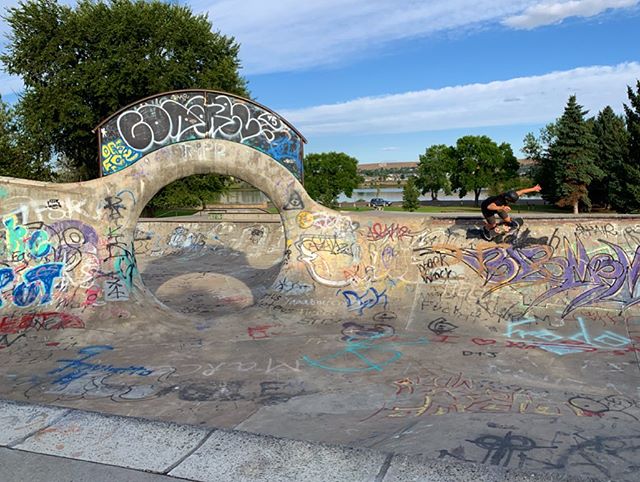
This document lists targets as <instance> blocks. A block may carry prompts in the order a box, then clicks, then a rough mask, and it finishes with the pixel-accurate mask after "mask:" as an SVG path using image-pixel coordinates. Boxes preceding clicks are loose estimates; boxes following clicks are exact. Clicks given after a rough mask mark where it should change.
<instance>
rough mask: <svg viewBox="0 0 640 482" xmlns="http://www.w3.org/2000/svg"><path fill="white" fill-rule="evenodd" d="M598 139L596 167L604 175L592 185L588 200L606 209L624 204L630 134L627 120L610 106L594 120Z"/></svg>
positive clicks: (594, 131) (594, 132)
mask: <svg viewBox="0 0 640 482" xmlns="http://www.w3.org/2000/svg"><path fill="white" fill-rule="evenodd" d="M593 134H594V135H595V138H596V146H597V147H596V165H597V166H598V167H599V168H600V169H601V170H602V171H603V173H604V175H603V177H602V178H600V179H594V180H593V181H592V182H591V184H590V185H589V198H590V199H591V201H592V202H593V203H596V204H598V205H601V206H604V207H606V208H609V207H611V206H612V205H615V206H619V205H620V204H621V201H622V204H624V198H625V197H626V196H625V194H624V185H625V178H626V176H627V173H626V172H625V171H626V169H625V160H626V159H627V156H628V148H629V146H628V144H629V134H628V133H627V129H626V127H625V124H624V119H623V118H622V117H621V116H618V115H616V114H615V113H614V112H613V109H612V108H611V107H610V106H607V107H605V108H604V109H603V110H602V111H600V112H599V113H598V116H597V117H596V118H595V119H594V120H593Z"/></svg>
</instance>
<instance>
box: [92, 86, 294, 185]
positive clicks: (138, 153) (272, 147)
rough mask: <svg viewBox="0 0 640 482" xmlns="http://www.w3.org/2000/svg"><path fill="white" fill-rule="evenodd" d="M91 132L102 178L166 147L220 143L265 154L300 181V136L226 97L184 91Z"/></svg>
mask: <svg viewBox="0 0 640 482" xmlns="http://www.w3.org/2000/svg"><path fill="white" fill-rule="evenodd" d="M95 131H97V133H98V143H99V146H100V165H101V174H102V175H103V176H107V175H111V174H114V173H116V172H119V171H121V170H123V169H126V168H127V167H129V166H131V165H133V164H135V163H136V162H138V161H139V160H141V159H142V158H143V157H144V156H146V155H148V154H150V153H152V152H154V151H156V150H158V149H161V148H163V147H165V146H169V145H172V144H176V143H181V142H185V141H191V140H196V139H220V140H226V141H231V142H236V143H239V144H242V145H245V146H249V147H251V148H253V149H256V150H258V151H260V152H263V153H265V154H267V155H268V156H270V157H271V158H273V160H274V161H276V162H277V163H279V164H281V165H283V166H285V167H286V168H287V169H288V170H289V171H290V172H291V173H292V174H293V175H294V176H295V177H296V178H297V179H298V180H300V181H302V179H303V164H302V157H303V144H304V143H305V142H306V140H305V138H304V137H303V136H302V134H300V132H298V131H297V130H296V129H295V127H293V126H292V125H291V124H290V123H289V122H287V120H286V119H284V118H283V117H281V116H280V115H278V114H277V113H276V112H274V111H272V110H270V109H268V108H267V107H264V106H262V105H260V104H258V103H256V102H253V101H251V100H249V99H244V98H242V97H238V96H235V95H232V94H228V93H225V92H217V91H208V90H182V91H175V92H167V93H163V94H159V95H156V96H152V97H148V98H145V99H142V100H140V101H138V102H135V103H133V104H130V105H129V106H127V107H124V108H123V109H121V110H120V111H118V112H116V113H115V114H113V115H112V116H110V117H109V118H107V119H105V120H104V121H102V122H101V123H100V124H99V125H98V126H97V127H96V129H95Z"/></svg>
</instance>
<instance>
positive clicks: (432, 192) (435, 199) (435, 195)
mask: <svg viewBox="0 0 640 482" xmlns="http://www.w3.org/2000/svg"><path fill="white" fill-rule="evenodd" d="M431 200H432V201H437V200H438V191H435V192H434V191H431Z"/></svg>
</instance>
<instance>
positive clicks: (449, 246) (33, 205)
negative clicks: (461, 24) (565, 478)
mask: <svg viewBox="0 0 640 482" xmlns="http://www.w3.org/2000/svg"><path fill="white" fill-rule="evenodd" d="M191 95H194V96H197V95H200V94H196V93H189V95H186V94H185V93H178V94H167V95H164V96H159V97H156V98H153V99H150V100H146V101H143V102H141V103H139V104H136V106H133V107H130V108H127V109H125V110H123V111H122V112H120V113H118V114H116V116H114V118H113V119H116V120H117V119H119V118H120V117H121V116H122V115H124V114H125V113H128V112H131V113H132V114H131V115H133V117H126V118H127V119H128V118H131V119H137V120H135V122H134V121H131V122H129V123H126V122H123V123H122V125H121V126H119V125H118V124H117V122H116V124H115V127H113V125H112V124H109V123H105V124H103V125H102V126H101V127H100V132H101V136H102V137H101V143H102V156H103V157H102V162H103V168H104V169H107V170H109V172H105V174H108V175H106V176H104V177H103V178H102V179H99V180H95V181H91V182H87V183H78V184H65V185H52V184H44V183H36V182H30V181H25V180H19V179H8V178H3V179H2V181H1V183H0V196H2V226H1V227H2V231H3V236H4V242H3V243H0V245H1V246H2V249H3V265H2V267H1V268H0V294H1V296H2V298H1V299H2V306H1V309H2V321H1V327H0V377H1V379H2V381H3V383H0V397H2V398H10V399H18V400H27V401H31V402H42V403H50V404H56V405H62V406H76V407H84V408H89V409H91V410H101V411H105V412H110V413H117V414H122V415H138V416H145V417H152V418H156V419H161V420H167V421H181V422H187V423H193V424H202V425H205V426H209V427H222V428H238V429H241V430H245V431H250V432H258V433H265V434H271V435H276V436H283V437H288V438H294V439H303V440H313V441H321V442H332V443H341V444H345V445H349V446H356V447H369V448H374V449H378V450H383V451H386V452H394V453H401V454H409V455H421V456H424V457H427V458H432V459H438V458H440V459H443V460H445V461H446V462H447V463H479V464H485V465H491V466H496V467H499V468H513V469H518V468H519V469H522V470H526V471H541V472H546V473H549V474H551V473H557V472H565V473H569V474H575V475H579V476H594V477H596V478H601V479H602V478H606V479H613V480H636V479H637V467H638V466H639V465H640V461H639V456H640V426H639V424H640V422H639V421H640V405H639V403H638V399H639V396H638V393H637V386H638V359H637V354H638V350H640V347H639V345H638V341H639V340H640V338H639V337H640V333H639V331H640V330H639V325H640V311H639V309H640V218H638V217H629V216H627V217H624V216H620V217H614V216H608V217H607V218H595V217H578V218H575V217H567V218H543V219H534V218H527V220H526V224H525V225H524V228H523V229H521V230H520V232H519V233H518V234H517V236H515V237H514V238H513V239H511V240H510V241H509V242H508V243H504V244H496V243H487V242H485V241H483V240H482V239H480V237H479V236H478V233H479V231H478V229H479V227H480V225H481V223H480V220H479V219H477V218H476V219H474V218H469V219H464V218H456V219H447V218H434V217H425V216H423V215H416V214H414V215H404V214H400V213H391V212H381V213H377V212H376V213H373V212H370V213H345V212H335V211H332V210H329V209H326V208H324V207H322V206H320V205H318V204H316V203H314V202H313V201H312V200H311V199H309V197H308V196H307V194H306V193H305V191H304V189H303V187H302V185H301V184H300V182H299V181H298V179H297V178H296V172H295V169H294V168H293V167H292V166H294V165H295V161H294V162H286V159H287V158H288V157H287V156H284V157H280V159H282V162H279V161H278V159H277V158H278V156H279V154H278V153H282V152H283V151H282V149H280V148H281V147H282V146H284V145H286V142H285V141H284V140H282V141H276V144H277V146H278V148H277V149H276V148H274V149H273V150H271V151H270V147H269V146H268V145H267V144H260V145H258V144H256V145H250V142H254V141H253V140H252V139H255V138H254V137H250V136H246V137H235V138H224V139H222V138H219V137H216V136H217V135H218V134H216V132H219V131H217V130H216V129H217V127H216V126H218V127H220V128H222V126H227V127H229V128H231V126H234V129H238V128H239V127H238V126H240V125H243V126H245V125H248V124H246V122H248V120H250V118H249V117H242V116H240V117H241V118H242V119H244V120H242V122H240V120H238V122H237V123H236V122H235V121H234V119H235V117H234V116H233V115H230V114H229V113H227V111H225V110H224V105H226V104H224V103H225V102H227V101H226V100H224V101H223V100H220V101H219V102H218V101H215V102H214V101H211V104H212V105H217V106H218V107H215V108H213V107H212V108H211V109H210V110H207V109H208V108H207V109H205V112H210V114H211V117H212V118H213V119H218V120H220V119H219V116H222V117H223V119H222V120H220V123H218V121H216V122H213V124H212V126H213V127H211V129H206V128H203V129H204V131H205V133H204V134H202V133H201V131H199V130H198V129H195V128H193V129H191V130H189V129H187V130H184V135H183V136H178V135H177V134H175V133H174V131H173V130H171V129H169V130H166V129H165V130H164V131H158V132H159V134H158V136H160V135H164V136H165V137H162V139H165V138H167V139H169V138H170V139H173V140H175V142H174V143H167V144H166V145H158V146H156V144H158V142H156V141H157V139H159V137H158V138H157V137H155V136H156V131H155V130H154V127H152V126H159V125H163V124H162V122H161V119H163V118H164V119H166V118H171V119H180V121H179V122H176V123H173V122H171V123H169V124H168V125H169V126H171V128H172V129H173V126H185V125H186V122H187V121H188V120H189V119H192V117H191V114H190V113H189V111H188V109H186V107H188V106H189V105H190V104H189V103H188V102H189V98H190V96H191ZM216 95H221V94H216ZM173 96H175V97H173ZM224 97H226V98H230V97H229V96H224ZM205 98H206V96H205ZM163 99H169V100H171V99H173V100H174V101H175V103H177V104H180V105H182V106H183V107H185V109H186V110H185V111H182V110H180V108H179V107H176V106H175V105H174V103H170V104H167V108H164V110H163V112H164V113H163V112H160V111H158V110H157V109H158V106H163V105H164V104H163V102H164V100H163ZM181 99H182V100H181ZM214 99H217V98H216V97H214ZM231 100H232V101H233V102H236V100H237V99H231ZM181 102H182V104H181ZM198 102H200V101H198ZM237 102H247V101H242V100H237ZM149 105H151V107H149ZM234 105H235V104H234ZM203 106H204V101H203ZM203 106H200V107H198V108H197V109H195V110H192V111H190V112H191V113H193V112H198V109H200V108H201V107H202V108H203V109H204V107H203ZM169 107H171V108H169ZM174 107H175V111H174V110H172V109H174ZM249 110H250V109H249ZM240 111H242V112H244V113H245V114H246V112H247V111H246V110H243V108H240ZM175 112H182V114H179V115H178V114H175ZM185 112H186V113H185ZM199 112H202V111H199ZM221 112H222V113H223V114H221ZM252 112H257V111H252ZM245 114H243V115H245ZM128 115H129V114H128ZM147 115H148V116H149V119H148V120H145V119H147V117H145V116H147ZM194 115H195V114H194ZM247 115H248V114H247ZM163 116H164V117H163ZM171 116H173V117H171ZM176 116H177V117H176ZM113 119H112V120H113ZM195 119H196V120H193V119H192V120H193V122H194V123H195V124H198V123H199V122H204V123H205V124H204V126H205V127H206V125H207V124H206V121H203V120H202V116H201V114H198V115H195ZM251 119H253V117H251ZM266 119H267V121H265V122H264V123H260V122H258V125H261V126H263V128H264V129H265V131H266V130H269V129H276V131H277V132H279V134H277V135H275V134H274V135H273V136H271V137H265V138H267V139H279V138H280V137H278V136H285V137H286V136H287V135H293V134H291V133H289V134H286V133H285V131H286V129H287V128H288V127H287V126H286V124H285V126H280V127H281V129H282V131H279V130H278V129H279V128H278V124H277V122H276V121H277V119H272V118H271V117H269V116H268V115H267V117H266ZM156 120H157V121H158V124H155V122H156ZM262 120H265V118H262ZM252 125H253V124H252ZM110 126H111V127H110ZM127 126H128V127H129V128H131V131H132V132H135V133H136V139H138V136H140V139H142V138H144V135H146V136H147V137H146V138H145V139H146V140H145V142H146V144H144V143H141V144H136V145H135V146H133V145H131V144H130V143H129V141H128V140H127V139H129V140H131V139H130V138H129V137H127V135H126V129H125V128H126V127H127ZM269 126H271V127H269ZM165 127H166V125H165ZM240 131H241V132H244V131H242V129H240ZM138 132H140V134H138ZM177 132H183V131H181V130H178V131H177ZM234 132H235V131H234ZM252 132H253V131H252ZM118 133H120V134H118ZM145 133H146V134H145ZM118 135H119V136H120V137H117V136H118ZM207 135H208V136H209V137H207ZM225 135H227V136H230V134H229V132H226V134H225ZM265 136H266V134H265ZM149 139H152V140H153V142H154V144H149V142H150V141H149ZM238 139H240V141H241V142H239V141H238ZM244 141H246V142H245V143H243V142H244ZM131 142H132V143H133V141H131ZM110 143H112V144H110ZM255 143H257V141H255ZM294 144H295V143H294ZM147 145H150V146H151V147H149V148H148V150H146V151H145V150H144V148H145V146H147ZM134 147H135V149H134ZM152 147H157V149H155V148H154V149H152ZM268 152H271V154H268ZM287 152H290V153H291V152H292V151H291V150H289V151H287ZM138 153H141V154H140V155H138ZM142 154H144V155H142ZM290 155H293V154H290ZM274 156H275V157H274ZM294 159H298V158H294ZM105 160H107V161H108V163H107V164H105ZM113 166H115V167H113ZM111 171H113V172H111ZM206 172H217V173H221V174H231V175H234V176H237V177H240V178H242V179H244V180H245V181H247V182H248V183H250V184H252V185H254V186H256V187H257V188H258V189H260V190H262V191H263V192H265V193H266V194H267V195H268V196H269V198H270V199H271V200H272V201H273V203H274V204H275V205H276V206H277V207H278V209H279V210H280V213H281V218H282V225H283V229H284V241H283V243H284V245H285V254H284V259H283V261H282V265H281V268H280V271H279V273H278V275H277V278H276V281H275V282H274V283H273V284H272V286H271V287H270V289H269V291H268V293H267V294H266V295H264V296H263V297H262V298H260V299H259V300H258V302H257V304H256V306H252V307H249V308H246V309H243V310H242V311H240V312H237V313H232V314H228V315H224V316H215V317H212V319H210V320H206V321H203V320H192V319H190V318H189V317H184V316H182V317H180V316H178V315H176V314H174V313H172V312H170V311H169V310H167V309H166V308H164V307H163V306H162V305H160V304H159V303H157V302H156V301H155V299H154V297H153V296H152V293H150V292H149V290H148V289H147V288H146V287H145V285H144V283H143V282H142V279H141V277H140V269H139V267H138V264H137V262H136V258H135V256H134V254H135V251H136V248H137V249H140V250H144V249H147V250H148V252H149V253H151V252H152V251H153V249H155V248H154V246H153V245H148V246H147V247H144V246H143V244H144V243H145V237H147V236H146V235H145V232H150V231H154V233H157V234H158V236H159V237H158V238H155V239H158V240H160V241H161V242H162V243H164V244H163V245H162V246H164V249H166V246H169V247H171V248H173V247H172V246H171V244H176V245H178V246H180V248H179V249H181V251H180V254H181V255H185V256H186V255H187V251H185V250H186V249H187V248H189V247H191V246H192V244H189V243H191V241H189V239H191V240H192V241H193V240H194V237H192V238H189V234H192V233H196V234H203V233H204V235H206V236H208V240H207V244H208V245H210V246H211V247H214V246H215V243H218V242H220V243H221V244H225V243H235V242H238V243H239V244H237V245H235V246H236V247H239V246H240V245H243V246H244V245H249V246H250V245H251V244H252V240H251V236H254V239H255V240H257V243H256V244H259V242H260V241H259V236H258V234H257V233H252V230H251V229H247V230H246V231H245V229H246V228H250V226H246V228H245V227H243V228H242V229H240V230H239V231H235V232H234V233H240V234H234V233H231V234H230V235H229V237H228V238H227V239H224V236H225V232H224V230H223V228H222V227H219V226H220V223H218V224H216V225H215V226H216V227H215V228H213V229H212V228H211V227H210V226H209V225H207V227H206V228H203V227H202V226H198V228H197V229H196V227H195V226H194V225H188V224H184V225H182V226H181V227H182V228H183V230H180V231H178V232H176V231H175V229H176V228H178V227H179V226H168V227H161V226H159V225H158V226H147V228H148V230H147V231H145V230H144V224H143V223H139V219H138V217H139V213H140V211H141V210H142V208H143V207H144V205H145V204H146V203H147V202H148V200H149V199H150V198H151V197H152V196H153V195H154V194H155V193H156V192H157V191H158V190H159V189H160V188H161V187H162V186H164V185H166V184H167V183H169V182H171V181H172V180H174V179H178V178H180V177H184V176H188V175H191V174H196V173H206ZM136 227H137V229H138V231H137V234H136ZM215 236H218V237H219V238H221V239H220V240H219V241H218V240H216V239H215ZM269 236H272V235H271V234H270V235H269ZM148 239H154V238H153V236H151V237H149V238H148ZM269 239H271V240H273V239H275V238H267V240H269ZM134 243H135V246H136V247H135V248H134V247H133V246H134ZM196 244H197V243H196ZM233 249H235V248H233ZM262 249H267V247H266V242H265V246H264V247H260V248H259V250H262ZM260 252H261V251H260ZM68 432H69V433H74V432H73V431H72V429H69V431H68ZM44 435H46V434H44ZM44 435H43V436H44ZM52 450H58V449H56V448H55V446H54V448H53V449H52ZM60 450H62V449H60Z"/></svg>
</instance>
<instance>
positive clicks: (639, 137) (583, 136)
mask: <svg viewBox="0 0 640 482" xmlns="http://www.w3.org/2000/svg"><path fill="white" fill-rule="evenodd" d="M627 97H628V99H629V103H628V104H627V103H624V104H623V107H624V115H617V114H616V113H615V112H614V110H613V109H612V108H611V106H606V107H605V108H604V109H602V110H601V111H600V112H598V114H597V115H596V116H594V117H589V118H587V117H586V115H587V113H588V111H586V110H584V109H583V107H582V106H581V105H579V104H578V102H577V98H576V96H575V95H572V96H570V97H569V100H568V101H567V105H566V106H565V109H564V113H563V114H562V116H561V117H560V118H559V119H557V120H556V121H555V122H553V123H551V124H548V125H547V126H545V127H544V128H543V129H541V131H540V133H539V135H538V136H535V135H534V134H533V133H529V134H527V136H526V137H525V139H524V148H523V152H524V153H525V154H526V155H527V156H528V157H529V158H530V159H532V160H533V161H534V162H535V164H534V167H533V169H532V172H531V175H532V177H533V178H534V179H535V180H536V181H537V182H539V183H540V184H541V185H542V187H543V191H542V196H543V198H544V199H545V200H547V201H548V202H551V203H554V204H556V205H558V206H571V207H572V208H573V212H574V213H578V212H579V211H590V210H591V208H592V207H593V206H598V207H601V208H605V209H613V210H616V211H618V212H621V213H629V212H633V211H638V210H639V209H640V80H639V81H636V86H635V90H634V89H633V88H632V87H630V86H627Z"/></svg>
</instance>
